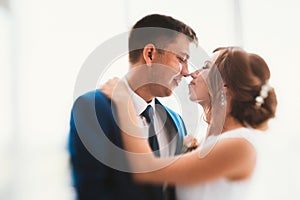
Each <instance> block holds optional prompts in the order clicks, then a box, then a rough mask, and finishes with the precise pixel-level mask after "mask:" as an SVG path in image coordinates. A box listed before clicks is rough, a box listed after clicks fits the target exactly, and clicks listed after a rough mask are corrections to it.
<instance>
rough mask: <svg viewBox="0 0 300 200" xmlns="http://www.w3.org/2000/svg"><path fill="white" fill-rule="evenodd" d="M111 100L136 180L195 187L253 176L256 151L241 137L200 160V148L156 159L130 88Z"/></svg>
mask: <svg viewBox="0 0 300 200" xmlns="http://www.w3.org/2000/svg"><path fill="white" fill-rule="evenodd" d="M107 88H109V87H106V88H105V87H104V89H103V88H102V91H103V92H104V93H105V94H107V95H108V96H110V94H112V93H111V91H109V89H107ZM110 89H111V87H110ZM113 96H115V97H113ZM110 97H112V99H113V101H114V102H115V104H116V108H117V114H118V118H119V123H120V128H121V134H122V139H123V141H124V147H125V149H126V150H127V151H128V154H127V156H128V159H129V161H130V163H131V166H132V172H133V176H134V178H135V179H136V181H139V182H148V183H164V182H168V183H174V184H191V183H201V182H207V181H211V180H214V179H218V178H222V177H223V178H228V179H235V180H236V179H244V178H247V177H248V176H249V175H251V172H252V171H253V168H254V165H255V157H256V156H255V150H254V148H253V147H252V145H251V144H249V143H248V142H247V141H246V140H244V139H241V138H239V139H223V140H222V141H220V142H218V143H217V144H216V145H215V146H214V148H213V149H212V150H211V151H210V152H209V153H208V154H207V155H206V156H205V157H203V158H200V155H201V154H200V152H199V151H200V150H199V149H197V150H195V151H193V152H191V153H187V154H184V155H179V156H176V157H170V158H157V157H155V156H154V155H153V153H152V151H151V148H150V147H149V145H148V142H147V139H145V138H143V137H142V133H141V130H140V128H139V127H138V126H137V118H136V116H135V112H134V107H133V104H132V101H131V99H130V96H129V94H128V92H127V89H126V88H125V87H124V86H123V88H122V86H121V87H120V88H118V89H117V92H116V93H115V95H112V96H110Z"/></svg>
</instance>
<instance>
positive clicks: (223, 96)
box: [220, 90, 226, 107]
mask: <svg viewBox="0 0 300 200" xmlns="http://www.w3.org/2000/svg"><path fill="white" fill-rule="evenodd" d="M220 105H221V107H225V105H226V99H225V93H224V91H223V90H222V91H221V102H220Z"/></svg>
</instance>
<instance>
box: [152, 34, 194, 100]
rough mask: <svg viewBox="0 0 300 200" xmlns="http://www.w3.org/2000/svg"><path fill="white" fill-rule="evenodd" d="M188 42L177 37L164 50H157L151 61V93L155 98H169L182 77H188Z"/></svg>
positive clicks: (182, 37)
mask: <svg viewBox="0 0 300 200" xmlns="http://www.w3.org/2000/svg"><path fill="white" fill-rule="evenodd" d="M190 44H191V43H190V41H189V40H188V38H186V37H185V36H183V35H180V36H178V37H177V38H176V39H175V40H174V41H173V42H172V43H171V44H169V45H168V46H167V47H166V48H165V49H163V50H159V51H158V52H159V53H158V54H157V56H156V57H155V59H154V60H153V64H154V66H153V68H152V72H151V73H152V78H153V82H154V83H157V84H153V87H152V88H153V89H152V90H153V93H154V96H157V97H165V96H170V95H171V94H172V90H173V89H174V88H175V87H177V86H178V84H179V82H180V81H181V79H182V77H183V76H187V75H188V62H187V61H188V58H189V47H190Z"/></svg>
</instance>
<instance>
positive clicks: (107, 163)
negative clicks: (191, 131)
mask: <svg viewBox="0 0 300 200" xmlns="http://www.w3.org/2000/svg"><path fill="white" fill-rule="evenodd" d="M156 106H160V107H161V108H162V109H160V110H161V112H165V114H166V116H167V120H166V123H165V126H166V130H167V132H170V133H168V134H170V137H171V138H173V137H176V139H177V147H176V154H179V153H180V152H181V149H182V141H183V137H184V135H186V128H185V125H184V123H183V121H182V119H181V117H180V116H179V115H178V114H177V113H175V112H174V111H172V110H170V109H168V108H167V107H165V106H163V105H162V104H161V103H160V102H159V101H158V100H156ZM168 130H172V131H168ZM68 145H69V153H70V158H71V169H72V177H73V184H74V186H75V189H76V193H77V198H78V199H80V200H96V199H97V200H99V199H101V200H102V199H103V200H104V199H110V200H118V199H122V200H123V199H130V200H135V199H136V200H140V199H143V200H148V199H149V200H154V199H163V192H162V187H161V186H154V185H148V184H137V183H135V182H134V181H133V179H132V177H131V174H130V173H129V172H126V169H128V166H129V165H128V163H127V160H126V158H125V156H124V154H122V153H120V152H122V151H118V150H120V149H121V148H122V147H123V144H122V138H121V135H120V130H119V127H118V125H117V118H116V117H115V112H114V106H113V104H112V102H111V101H110V100H109V99H108V98H107V97H106V96H105V95H103V94H102V93H101V92H100V91H99V90H95V91H91V92H88V93H86V94H84V95H82V96H80V97H79V98H77V99H76V101H75V102H74V105H73V108H72V113H71V121H70V134H69V144H68ZM122 170H123V171H122ZM124 170H125V172H124Z"/></svg>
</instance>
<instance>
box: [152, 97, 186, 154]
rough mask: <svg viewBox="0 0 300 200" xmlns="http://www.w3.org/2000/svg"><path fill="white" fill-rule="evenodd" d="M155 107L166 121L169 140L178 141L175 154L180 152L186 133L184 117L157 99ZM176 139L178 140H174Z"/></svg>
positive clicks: (165, 125)
mask: <svg viewBox="0 0 300 200" xmlns="http://www.w3.org/2000/svg"><path fill="white" fill-rule="evenodd" d="M155 109H156V111H157V113H158V114H159V116H160V118H161V119H162V121H163V122H164V128H165V129H166V132H167V134H168V138H169V141H171V142H176V150H175V154H180V153H181V150H182V145H183V137H184V135H185V134H186V130H185V125H184V124H183V121H182V119H181V118H180V117H179V116H178V114H176V113H175V112H174V111H171V110H170V109H169V108H167V107H165V106H164V105H162V104H161V103H160V102H159V101H158V100H157V99H155ZM174 139H176V141H174Z"/></svg>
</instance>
